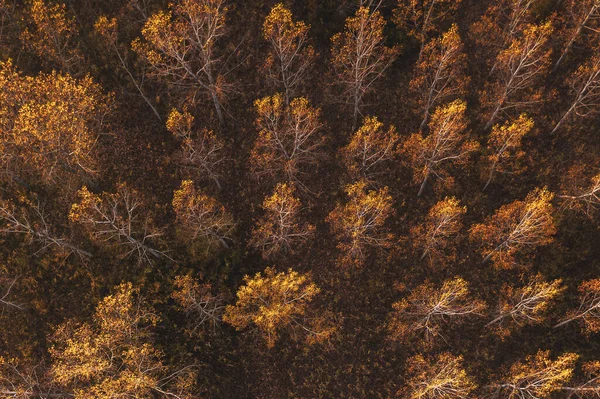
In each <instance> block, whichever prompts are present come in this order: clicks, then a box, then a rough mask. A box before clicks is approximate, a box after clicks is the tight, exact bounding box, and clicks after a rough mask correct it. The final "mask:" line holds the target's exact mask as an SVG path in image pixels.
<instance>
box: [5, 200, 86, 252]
mask: <svg viewBox="0 0 600 399" xmlns="http://www.w3.org/2000/svg"><path fill="white" fill-rule="evenodd" d="M21 200H22V202H23V203H22V204H19V205H17V204H15V202H14V201H10V200H0V221H2V224H1V225H0V233H2V234H15V235H24V236H26V237H27V238H28V240H31V241H32V242H35V243H37V244H38V245H39V246H40V248H39V249H38V250H37V251H36V252H35V253H36V254H37V253H39V252H41V251H43V250H45V249H47V248H50V247H54V248H56V249H58V250H60V251H61V252H63V253H66V254H67V255H70V254H71V253H75V254H77V255H79V256H81V257H91V256H92V254H91V253H89V252H87V251H85V250H83V249H81V248H78V247H77V246H75V245H74V244H72V243H71V242H69V240H67V239H65V238H63V237H61V236H60V235H58V234H57V233H56V232H54V231H53V228H52V223H51V222H50V220H49V217H48V213H47V212H46V210H45V209H44V205H43V204H42V203H41V202H40V201H35V202H34V201H30V200H28V199H27V198H25V197H23V198H22V199H21Z"/></svg>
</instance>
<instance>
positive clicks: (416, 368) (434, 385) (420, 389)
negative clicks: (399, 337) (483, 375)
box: [397, 352, 477, 399]
mask: <svg viewBox="0 0 600 399" xmlns="http://www.w3.org/2000/svg"><path fill="white" fill-rule="evenodd" d="M407 363H408V367H407V372H408V375H409V380H408V383H407V388H408V389H406V390H405V391H406V392H403V391H399V392H398V394H397V396H401V397H406V398H410V399H442V398H444V399H466V398H469V397H471V396H470V393H471V392H472V391H473V390H474V389H475V388H476V387H477V386H476V385H475V383H474V382H473V380H472V378H471V377H469V375H467V373H466V371H465V369H464V367H463V357H462V356H454V355H452V354H450V353H448V352H442V353H440V354H439V355H438V356H436V358H435V360H434V359H431V360H428V359H425V358H424V357H423V356H421V355H416V356H413V357H411V358H409V359H408V360H407Z"/></svg>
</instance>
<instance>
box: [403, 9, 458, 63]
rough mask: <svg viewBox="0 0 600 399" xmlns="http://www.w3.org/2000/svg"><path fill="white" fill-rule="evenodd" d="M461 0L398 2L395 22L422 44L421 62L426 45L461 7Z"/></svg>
mask: <svg viewBox="0 0 600 399" xmlns="http://www.w3.org/2000/svg"><path fill="white" fill-rule="evenodd" d="M460 3H461V0H408V1H407V0H398V8H396V9H395V10H394V22H395V23H396V25H398V26H399V27H401V28H404V29H405V30H406V31H408V34H409V35H410V36H412V37H414V38H415V39H417V40H418V42H419V44H420V46H421V47H420V51H419V60H420V59H421V56H422V55H423V50H424V47H425V43H426V42H427V40H428V39H429V37H430V35H431V34H432V33H434V32H436V31H437V30H438V29H439V25H441V24H442V23H443V22H444V21H445V20H446V19H447V17H448V16H449V15H451V14H453V13H454V12H455V11H456V10H458V7H459V6H460Z"/></svg>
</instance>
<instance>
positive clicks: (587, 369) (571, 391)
mask: <svg viewBox="0 0 600 399" xmlns="http://www.w3.org/2000/svg"><path fill="white" fill-rule="evenodd" d="M581 368H582V370H583V372H584V373H585V381H584V382H582V383H579V384H578V385H576V386H573V387H563V388H562V390H563V391H566V392H567V393H568V395H569V396H568V398H569V399H570V398H573V397H577V398H581V399H583V398H593V397H598V396H599V395H600V362H599V361H597V360H594V361H589V362H586V363H584V365H583V366H582V367H581Z"/></svg>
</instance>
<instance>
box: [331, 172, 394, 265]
mask: <svg viewBox="0 0 600 399" xmlns="http://www.w3.org/2000/svg"><path fill="white" fill-rule="evenodd" d="M345 191H346V194H347V196H348V202H347V203H346V204H345V205H342V204H338V205H337V206H336V208H335V209H334V210H333V211H331V213H330V214H329V215H328V216H327V221H328V222H329V224H330V226H331V229H332V231H333V233H334V234H335V236H336V237H337V239H338V245H337V247H338V250H339V251H340V253H341V254H342V255H341V258H340V260H339V263H341V265H342V266H362V264H363V262H364V260H365V258H366V256H367V252H366V251H367V249H368V248H387V247H389V246H390V245H391V243H392V237H393V235H392V234H390V233H389V232H388V231H387V229H386V228H385V222H386V220H387V219H388V218H389V217H390V216H391V215H392V214H393V213H394V209H393V206H392V205H393V202H392V197H391V196H390V195H389V193H388V188H387V187H383V188H381V189H379V190H371V191H367V183H366V182H365V181H358V182H356V183H354V184H350V185H348V186H346V189H345Z"/></svg>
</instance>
